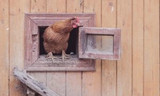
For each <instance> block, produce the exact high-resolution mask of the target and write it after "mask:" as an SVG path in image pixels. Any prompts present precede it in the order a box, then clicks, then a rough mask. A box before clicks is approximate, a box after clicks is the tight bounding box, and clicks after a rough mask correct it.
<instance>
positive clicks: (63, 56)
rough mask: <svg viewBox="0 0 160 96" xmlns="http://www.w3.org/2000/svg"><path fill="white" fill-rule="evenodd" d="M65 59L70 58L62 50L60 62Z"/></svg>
mask: <svg viewBox="0 0 160 96" xmlns="http://www.w3.org/2000/svg"><path fill="white" fill-rule="evenodd" d="M65 58H66V59H68V58H70V56H69V55H67V54H66V52H65V51H64V50H62V61H64V59H65Z"/></svg>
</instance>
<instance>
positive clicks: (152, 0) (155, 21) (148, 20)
mask: <svg viewBox="0 0 160 96" xmlns="http://www.w3.org/2000/svg"><path fill="white" fill-rule="evenodd" d="M144 30H145V32H144V96H159V95H160V94H159V88H160V87H159V82H160V81H159V0H145V1H144Z"/></svg>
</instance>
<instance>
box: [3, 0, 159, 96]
mask: <svg viewBox="0 0 160 96" xmlns="http://www.w3.org/2000/svg"><path fill="white" fill-rule="evenodd" d="M159 6H160V2H159V0H1V3H0V54H1V55H0V75H1V78H0V81H1V82H0V96H26V94H27V92H28V91H27V92H26V90H24V89H25V88H26V87H25V84H26V85H28V86H30V83H25V84H23V83H22V82H21V81H23V80H24V82H25V80H27V78H28V77H25V76H26V75H24V78H21V79H23V80H21V81H20V80H19V79H17V78H16V77H15V76H14V74H13V69H14V68H15V67H18V68H19V69H20V70H24V73H25V74H27V76H29V80H31V78H32V77H33V78H35V79H36V80H37V81H38V82H41V83H43V84H44V86H45V87H44V86H43V88H47V90H49V91H50V92H51V93H53V94H51V95H45V96H52V95H53V96H57V95H54V94H58V96H159V95H160V90H159V89H160V71H159V70H160V66H159V64H160V61H159V58H160V51H159V50H160V47H159V41H160V34H159V32H160V30H159V26H160V24H159V18H160V14H159V13H160V12H159V11H160V10H159V9H160V8H159ZM71 17H78V18H79V20H80V22H81V23H82V24H83V27H80V28H78V29H74V30H72V31H71V34H70V39H69V41H68V42H69V43H68V44H69V45H68V49H67V50H66V53H67V54H70V55H71V58H70V59H67V60H65V61H64V62H63V61H61V60H60V59H59V60H54V61H52V60H46V59H45V55H46V52H45V49H44V46H43V38H41V37H42V35H43V33H44V31H45V29H46V28H47V27H48V26H50V25H51V24H52V23H55V22H57V21H59V20H65V19H67V18H71ZM90 45H92V46H90ZM103 46H104V47H105V48H103ZM96 48H97V49H96ZM100 50H101V51H100ZM102 50H103V51H102ZM18 74H21V72H19V73H18ZM22 75H23V73H22ZM33 82H34V84H37V85H38V84H39V83H37V82H36V81H33ZM40 86H41V84H40ZM33 91H35V90H33ZM36 91H37V90H36ZM44 93H45V92H44ZM27 96H39V95H38V94H37V93H36V94H34V95H33V94H32V95H27Z"/></svg>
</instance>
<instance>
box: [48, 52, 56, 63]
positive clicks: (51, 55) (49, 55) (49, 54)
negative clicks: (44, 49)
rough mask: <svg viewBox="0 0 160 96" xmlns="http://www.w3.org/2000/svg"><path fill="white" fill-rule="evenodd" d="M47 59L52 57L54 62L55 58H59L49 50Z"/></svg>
mask: <svg viewBox="0 0 160 96" xmlns="http://www.w3.org/2000/svg"><path fill="white" fill-rule="evenodd" d="M46 58H47V59H52V62H54V59H58V57H56V56H53V54H52V52H49V53H48V54H47V56H46Z"/></svg>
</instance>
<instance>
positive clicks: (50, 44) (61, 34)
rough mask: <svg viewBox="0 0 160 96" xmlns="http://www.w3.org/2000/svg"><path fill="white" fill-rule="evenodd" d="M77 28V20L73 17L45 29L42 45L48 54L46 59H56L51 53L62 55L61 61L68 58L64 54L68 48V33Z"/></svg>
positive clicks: (78, 24) (78, 23)
mask: <svg viewBox="0 0 160 96" xmlns="http://www.w3.org/2000/svg"><path fill="white" fill-rule="evenodd" d="M79 26H80V22H79V18H78V17H73V18H70V19H67V20H63V21H58V22H56V23H54V24H53V25H51V26H49V27H47V28H46V30H45V32H44V34H43V39H44V42H43V45H44V49H45V51H46V52H47V53H48V54H47V57H48V58H51V59H52V61H53V60H54V59H55V58H57V57H55V56H53V54H52V53H55V54H59V53H62V60H63V61H64V59H65V58H68V55H67V54H66V53H65V51H66V49H67V47H68V39H69V36H70V32H71V31H72V29H73V28H77V27H79Z"/></svg>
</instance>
